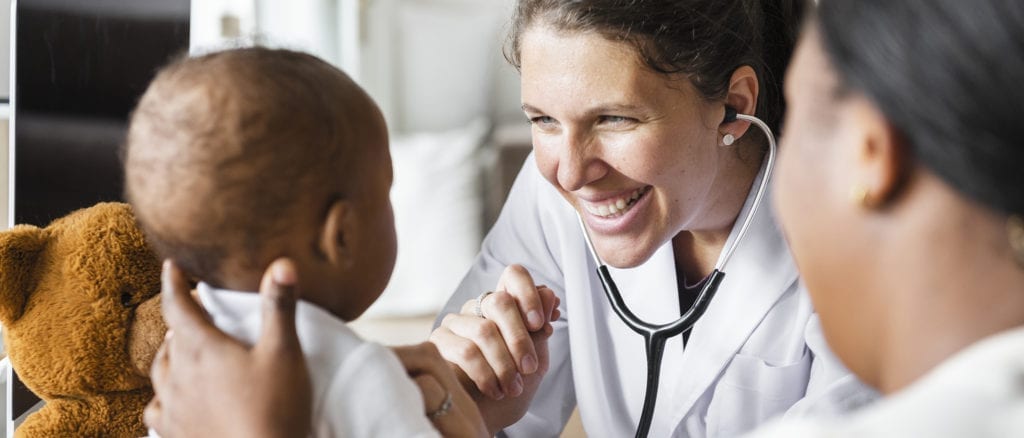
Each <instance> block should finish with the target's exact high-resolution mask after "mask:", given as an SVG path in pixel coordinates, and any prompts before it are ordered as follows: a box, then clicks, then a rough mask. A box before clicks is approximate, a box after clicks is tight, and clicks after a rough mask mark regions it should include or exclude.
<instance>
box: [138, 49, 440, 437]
mask: <svg viewBox="0 0 1024 438" xmlns="http://www.w3.org/2000/svg"><path fill="white" fill-rule="evenodd" d="M125 178H126V183H125V185H126V196H127V198H128V200H129V202H130V203H131V204H132V206H133V207H134V208H135V214H136V216H137V217H138V221H139V223H140V225H141V226H142V228H143V230H145V232H146V235H147V237H148V238H149V239H150V242H151V243H152V245H153V246H154V248H155V249H156V250H157V252H159V253H160V254H161V255H162V256H163V257H167V258H170V259H173V260H174V261H176V262H177V263H178V265H179V266H181V268H182V269H183V270H185V271H186V272H187V273H188V274H190V275H191V276H192V277H194V278H196V279H198V280H200V283H199V285H198V288H197V289H198V294H199V298H200V300H201V301H202V304H203V306H204V307H205V308H206V310H207V311H208V312H209V314H210V315H211V317H212V319H213V322H214V323H215V324H216V325H217V326H218V327H219V328H221V329H222V330H224V331H226V332H228V333H229V334H231V335H232V336H234V337H236V338H238V339H240V340H242V341H244V342H247V343H250V344H251V343H253V342H255V339H256V337H257V336H258V334H259V331H260V327H259V325H260V299H259V296H258V295H257V294H255V293H252V292H249V291H255V290H257V289H258V286H259V281H260V278H261V276H262V274H263V271H264V269H265V268H266V266H267V265H269V264H270V262H271V261H273V260H274V259H277V258H278V257H288V258H290V259H291V260H293V261H294V262H295V265H296V270H297V273H298V277H299V278H301V279H302V299H303V300H304V301H302V302H300V303H299V305H298V310H297V315H296V319H297V326H298V334H299V339H300V341H301V343H302V348H303V351H304V353H305V355H306V358H307V363H308V364H309V368H310V374H311V378H312V384H313V391H314V400H313V415H314V418H313V430H314V435H315V436H402V437H406V436H438V432H437V431H436V430H435V429H434V428H433V426H432V425H431V423H430V421H428V420H427V417H426V416H425V415H424V414H423V401H422V397H421V395H420V392H419V390H418V388H417V387H416V385H415V384H414V383H413V382H412V381H411V380H410V379H409V377H408V376H407V375H406V373H405V370H404V369H403V368H402V366H401V364H400V363H399V362H398V360H397V358H396V357H395V356H394V354H393V353H392V352H391V351H390V350H388V349H386V348H384V347H382V346H380V345H377V344H373V343H369V342H365V341H363V340H361V339H360V338H359V337H358V336H357V335H356V334H355V333H353V332H352V331H351V330H350V329H349V328H348V327H347V326H346V325H345V322H346V321H351V320H353V319H355V318H356V317H358V316H359V315H360V314H362V313H363V311H365V310H366V308H367V307H369V306H370V304H371V303H373V301H374V300H376V299H377V297H378V296H380V294H381V292H382V291H383V290H384V287H385V285H386V284H387V282H388V279H389V278H390V276H391V270H392V268H393V267H394V261H395V246H396V244H395V229H394V219H393V215H392V212H391V203H390V200H389V191H390V187H391V179H392V176H391V158H390V154H389V152H388V138H387V130H386V127H385V123H384V119H383V118H382V116H381V113H380V111H379V110H378V109H377V106H376V105H375V104H374V103H373V101H372V100H371V99H370V97H369V96H368V95H367V94H366V93H365V92H364V91H363V90H362V89H361V88H359V86H358V85H356V84H355V83H354V82H353V81H352V80H351V79H350V78H349V77H348V76H346V75H345V74H344V73H342V72H341V71H339V70H338V69H336V68H334V67H332V66H330V65H329V64H327V63H325V62H324V61H321V60H319V59H317V58H315V57H313V56H310V55H306V54H302V53H296V52H291V51H285V50H270V49H260V48H252V49H241V50H232V51H226V52H219V53H214V54H210V55H206V56H202V57H198V58H191V59H184V60H181V61H178V62H176V63H174V64H172V65H170V66H169V67H167V68H165V69H164V70H163V71H161V72H160V73H159V74H158V75H157V77H156V79H154V81H153V83H152V84H151V85H150V87H149V89H148V90H147V91H146V93H145V95H144V96H143V97H142V99H141V101H140V102H139V104H138V107H137V108H136V110H135V112H134V114H133V115H132V119H131V125H130V127H129V131H128V138H127V147H126V154H125ZM254 384H259V383H258V382H254Z"/></svg>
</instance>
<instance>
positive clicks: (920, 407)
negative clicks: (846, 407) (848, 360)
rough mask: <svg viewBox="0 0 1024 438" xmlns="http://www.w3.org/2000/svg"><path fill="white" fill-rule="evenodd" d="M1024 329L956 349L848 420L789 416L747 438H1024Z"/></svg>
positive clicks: (1007, 332)
mask: <svg viewBox="0 0 1024 438" xmlns="http://www.w3.org/2000/svg"><path fill="white" fill-rule="evenodd" d="M1022 381H1024V327H1018V328H1015V329H1012V330H1007V331H1005V332H1003V333H999V334H996V335H993V336H990V337H988V338H987V339H984V340H982V341H979V342H977V343H975V344H974V345H972V346H970V347H968V348H966V349H964V350H963V351H960V352H958V353H957V354H955V355H954V356H953V357H950V358H949V359H947V360H946V361H944V362H943V363H942V364H940V365H939V366H937V367H935V369H933V370H931V371H930V372H929V373H928V374H927V375H925V376H924V377H922V378H920V379H918V380H917V381H916V382H914V383H913V384H911V385H910V386H908V387H907V388H905V389H904V390H902V391H899V392H897V393H895V394H893V395H892V396H890V397H888V398H886V399H885V400H882V401H879V402H878V403H875V404H873V405H872V406H870V407H867V408H865V409H863V410H861V411H859V412H857V413H855V414H853V415H850V416H848V417H845V418H831V419H807V418H801V419H792V418H786V419H782V420H779V421H776V422H774V423H772V425H771V426H768V427H765V428H762V429H758V430H757V431H756V433H754V434H752V435H751V436H750V437H749V438H755V437H756V438H826V437H834V438H857V437H893V438H903V437H929V438H960V437H971V438H989V437H992V438H998V437H1021V436H1024V385H1021V382H1022Z"/></svg>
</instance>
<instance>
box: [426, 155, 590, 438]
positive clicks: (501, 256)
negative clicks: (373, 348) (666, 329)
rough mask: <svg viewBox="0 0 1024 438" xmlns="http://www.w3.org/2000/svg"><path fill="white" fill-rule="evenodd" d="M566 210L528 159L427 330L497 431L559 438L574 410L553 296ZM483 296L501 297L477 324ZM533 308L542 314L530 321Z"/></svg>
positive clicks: (563, 329) (561, 321)
mask: <svg viewBox="0 0 1024 438" xmlns="http://www.w3.org/2000/svg"><path fill="white" fill-rule="evenodd" d="M545 190H546V191H545ZM548 192H552V193H548ZM542 197H545V198H543V199H542ZM563 204H564V200H562V199H561V198H560V197H558V194H557V193H553V189H551V188H550V186H549V185H548V184H547V182H546V181H545V180H544V179H543V177H541V175H540V174H539V172H538V171H537V169H536V164H535V163H534V161H533V159H532V157H531V158H530V159H527V160H526V163H525V164H524V167H523V170H522V171H521V172H520V174H519V176H518V177H517V179H516V183H515V184H514V185H513V188H512V191H511V193H510V194H509V198H508V200H507V201H506V204H505V207H504V209H503V211H502V214H501V215H500V217H499V218H498V221H497V223H496V224H495V225H494V227H493V228H492V229H491V231H490V232H489V233H488V236H487V238H486V239H485V240H484V243H483V247H482V249H481V252H480V255H479V256H478V257H477V259H476V261H475V262H474V264H473V266H472V267H471V268H470V271H469V273H467V275H466V277H465V278H464V279H463V281H462V283H461V284H460V285H459V288H458V290H457V291H456V292H455V293H454V294H453V295H452V297H451V298H450V300H449V301H448V304H447V305H446V306H445V308H444V309H443V310H442V311H441V313H440V316H439V318H438V321H437V323H436V324H437V328H436V329H435V331H434V332H433V333H432V334H431V338H430V340H431V341H432V342H434V343H435V344H436V345H437V346H438V349H439V350H440V351H441V354H442V355H443V356H444V357H445V359H447V360H448V361H450V362H452V363H453V365H454V366H455V367H457V368H458V370H459V372H460V374H461V375H462V378H463V379H464V380H463V381H464V383H465V384H466V386H467V390H468V391H469V392H470V394H472V395H473V397H474V398H475V399H476V400H477V402H478V404H479V406H480V410H481V413H482V414H483V417H484V420H485V422H487V425H488V428H489V429H490V430H491V432H496V431H498V430H499V429H505V430H504V431H503V432H504V433H505V434H507V435H513V436H518V435H521V436H557V435H558V433H559V432H560V431H561V429H562V427H563V426H564V424H565V421H566V420H567V419H568V417H569V415H570V414H571V411H572V408H573V406H574V405H575V395H574V393H573V387H572V372H571V366H570V359H569V345H568V332H567V322H566V319H565V318H566V315H565V314H564V310H563V309H559V306H560V299H555V298H558V297H559V296H560V295H561V294H562V292H563V278H562V274H561V267H560V266H559V262H558V260H559V257H558V253H559V251H560V238H559V237H558V236H559V233H560V230H559V227H560V226H562V222H564V221H563V220H562V219H563V218H561V217H559V216H558V215H559V214H560V213H564V211H561V210H559V208H560V207H562V210H564V208H567V206H565V205H563ZM572 223H573V224H574V223H575V222H572ZM572 229H573V230H575V228H572ZM538 283H540V284H543V285H547V287H537V286H535V284H538ZM486 291H496V293H494V294H491V295H489V296H487V298H486V299H485V300H484V301H483V306H482V310H483V313H484V316H485V318H480V317H478V316H477V315H475V312H474V310H475V307H476V300H475V299H476V297H477V296H479V295H480V294H481V293H483V292H486ZM531 311H536V312H538V313H539V314H540V317H541V318H536V317H534V318H533V319H534V320H533V321H531V318H530V316H529V315H530V312H531ZM538 319H539V320H540V321H538ZM538 322H539V324H538ZM527 357H530V358H531V359H526V358H527ZM533 359H536V361H537V362H536V364H534V363H530V362H532V360H533ZM524 361H525V362H527V363H524ZM513 423H514V424H515V425H514V426H513V427H511V428H506V427H507V426H509V425H511V424H513Z"/></svg>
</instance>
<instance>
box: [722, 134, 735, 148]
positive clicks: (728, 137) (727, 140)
mask: <svg viewBox="0 0 1024 438" xmlns="http://www.w3.org/2000/svg"><path fill="white" fill-rule="evenodd" d="M735 141H736V137H733V136H732V134H725V135H723V136H722V144H724V145H726V146H732V144H733V142H735Z"/></svg>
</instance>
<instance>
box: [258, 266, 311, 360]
mask: <svg viewBox="0 0 1024 438" xmlns="http://www.w3.org/2000/svg"><path fill="white" fill-rule="evenodd" d="M297 292H298V274H297V272H296V268H295V264H294V263H293V262H292V261H291V260H288V259H285V258H280V259H277V260H274V262H272V263H271V264H270V266H269V267H268V268H267V271H266V272H265V273H264V274H263V279H262V281H261V282H260V298H261V301H262V303H263V306H262V308H263V333H262V335H261V336H260V340H259V342H258V344H257V346H256V348H257V349H259V348H266V349H268V350H269V351H275V352H285V351H301V350H302V347H301V346H300V344H299V336H298V334H297V333H296V329H295V308H296V304H295V303H296V300H297V295H298V293H297Z"/></svg>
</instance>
